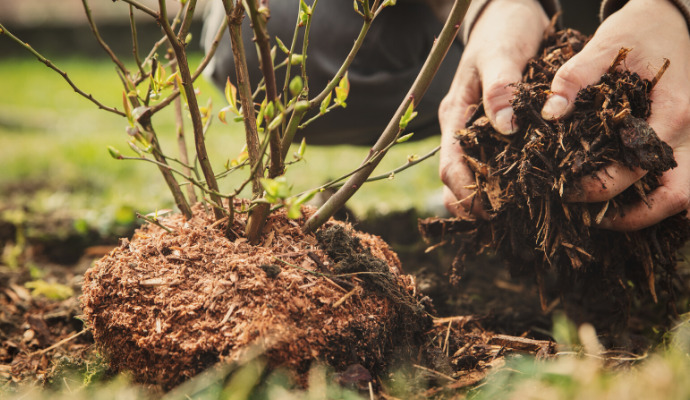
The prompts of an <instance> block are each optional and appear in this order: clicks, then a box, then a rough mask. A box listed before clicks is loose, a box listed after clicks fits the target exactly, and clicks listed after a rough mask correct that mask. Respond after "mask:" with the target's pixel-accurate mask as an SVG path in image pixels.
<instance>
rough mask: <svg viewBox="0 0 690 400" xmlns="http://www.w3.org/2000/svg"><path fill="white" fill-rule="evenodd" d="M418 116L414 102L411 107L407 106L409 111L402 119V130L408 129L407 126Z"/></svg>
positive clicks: (400, 125) (406, 111)
mask: <svg viewBox="0 0 690 400" xmlns="http://www.w3.org/2000/svg"><path fill="white" fill-rule="evenodd" d="M416 116H417V111H414V101H411V102H410V105H408V106H407V110H405V114H403V116H402V117H400V123H399V124H398V126H399V127H400V130H404V129H405V128H407V124H409V123H410V121H412V120H413V119H414V117H416Z"/></svg>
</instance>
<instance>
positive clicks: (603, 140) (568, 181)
mask: <svg viewBox="0 0 690 400" xmlns="http://www.w3.org/2000/svg"><path fill="white" fill-rule="evenodd" d="M586 40H587V38H586V37H585V36H583V35H582V34H580V33H579V32H576V31H573V30H564V31H560V32H556V33H555V34H551V35H547V36H546V37H545V39H544V41H543V43H542V47H541V51H540V53H539V54H540V57H539V58H537V59H533V60H531V61H530V62H529V63H528V65H527V68H526V70H525V73H524V75H523V79H522V82H520V83H517V84H516V85H515V89H516V92H515V97H514V99H513V101H512V106H513V110H514V111H515V115H516V118H517V124H518V126H519V131H518V132H517V133H516V134H514V135H512V136H509V137H508V136H503V135H501V134H500V133H498V132H497V131H495V130H494V129H493V127H492V126H491V124H490V123H489V120H488V118H487V117H486V116H485V113H484V109H483V107H482V106H481V105H480V106H478V108H477V109H476V111H475V112H474V115H473V116H472V117H471V118H470V120H469V121H468V128H467V129H465V130H462V131H460V132H458V140H459V143H460V145H461V146H462V147H463V149H464V152H465V153H466V155H467V158H466V160H467V163H468V165H469V166H470V168H471V169H472V171H473V172H474V175H475V178H476V193H475V199H476V200H481V202H482V204H483V205H484V207H485V209H486V210H487V213H488V214H489V215H490V218H489V220H486V221H485V220H479V219H477V220H474V219H451V220H438V219H428V220H425V221H422V222H421V224H420V227H421V230H422V231H423V233H424V234H425V235H426V236H427V237H433V238H439V237H443V238H444V239H446V240H447V239H448V238H449V236H450V237H451V238H452V240H453V241H454V242H456V243H457V244H459V245H460V250H459V253H458V257H457V258H456V264H457V265H455V266H454V267H455V268H457V267H458V266H461V265H462V263H463V261H464V260H465V258H466V257H468V256H472V255H474V254H477V253H482V252H484V251H485V250H486V249H491V250H495V251H496V252H497V253H498V254H499V255H500V256H502V258H504V259H505V260H507V262H508V263H509V264H510V268H511V272H513V273H531V274H534V275H535V276H536V279H537V282H538V284H539V288H540V294H541V295H542V306H543V307H546V304H547V299H546V298H545V297H546V296H545V292H544V279H545V276H546V273H547V271H555V272H556V275H557V277H558V280H559V282H560V287H561V288H563V289H565V290H568V288H571V289H572V288H573V287H574V285H575V282H576V281H577V282H579V284H580V286H578V287H579V288H582V287H583V285H582V283H583V282H584V287H587V286H591V285H594V286H596V287H597V288H598V289H597V290H601V289H602V288H604V291H603V295H604V296H608V298H611V297H612V295H611V293H613V292H616V291H618V292H623V293H628V294H629V293H630V292H631V290H629V289H630V288H632V287H635V288H637V289H641V290H642V291H643V292H648V293H649V294H651V296H652V298H653V299H654V301H657V289H658V285H661V288H663V289H666V290H667V291H671V287H672V284H673V281H672V276H673V272H674V267H675V263H676V252H677V250H678V249H679V248H680V247H681V246H682V245H683V243H685V242H686V240H687V239H688V237H689V236H690V223H689V221H688V219H686V218H685V216H684V215H676V216H673V217H671V218H668V219H666V220H664V221H662V222H660V223H659V224H657V225H655V226H652V227H649V228H646V229H643V230H640V231H637V232H628V233H618V232H612V231H607V230H603V229H598V228H597V227H596V223H598V222H600V221H601V219H602V218H603V217H604V215H607V213H614V212H616V213H619V214H620V213H624V212H625V207H626V205H628V204H632V203H634V202H638V201H643V202H646V201H647V199H646V196H647V195H648V194H649V193H651V192H652V191H653V190H654V189H656V188H657V187H658V186H659V185H660V183H659V178H660V176H661V175H662V173H663V172H664V171H667V170H669V169H670V168H673V167H675V166H676V162H675V161H674V158H673V151H672V149H671V148H670V147H669V146H668V145H667V144H666V143H664V142H662V141H661V140H660V139H659V138H658V137H657V135H656V133H655V132H654V130H653V129H652V128H651V127H650V126H649V125H648V124H647V123H646V122H645V120H646V119H647V117H649V115H650V109H651V104H650V100H649V97H650V93H651V91H652V90H653V88H654V85H655V84H656V82H657V81H658V79H660V78H661V77H662V75H663V72H664V70H665V68H666V67H667V66H668V63H667V64H666V65H664V67H663V68H662V69H661V70H660V71H659V72H658V74H657V76H656V77H655V78H654V79H653V80H652V81H648V80H644V79H642V78H640V76H639V75H637V74H636V73H632V72H630V71H627V70H626V69H625V68H621V67H620V65H621V63H623V62H624V60H625V57H626V55H627V53H628V52H629V51H630V50H628V49H621V51H620V53H619V54H618V57H616V59H615V60H612V64H611V67H610V68H609V71H608V72H607V73H606V74H604V75H603V76H602V78H601V81H600V82H599V84H597V85H593V86H589V87H587V88H585V89H582V90H581V91H580V92H579V94H578V96H577V99H576V101H575V106H576V108H575V111H574V113H573V114H572V115H571V116H569V117H567V118H564V119H561V120H559V121H545V120H544V119H542V117H541V113H540V111H541V109H542V107H543V105H544V102H545V101H546V98H547V96H548V94H549V88H550V84H551V81H552V80H553V77H554V75H555V73H556V71H557V70H558V68H559V67H560V66H561V65H563V64H564V63H565V62H566V61H567V60H568V59H569V58H571V57H572V56H573V55H574V54H576V53H577V52H578V51H580V50H581V49H582V48H583V46H584V44H585V43H586ZM623 65H624V64H623ZM612 162H618V163H620V164H622V165H624V166H627V167H630V168H634V167H640V168H642V169H645V170H647V171H649V172H648V173H647V175H646V176H645V177H644V178H643V179H641V180H640V181H638V182H637V183H636V184H635V185H633V186H632V187H630V188H629V189H627V190H626V191H625V192H623V193H621V194H620V195H618V196H617V197H616V198H614V199H612V200H610V201H607V202H604V203H595V204H585V203H568V202H566V201H565V200H564V198H563V194H564V190H565V189H570V190H572V189H577V185H578V182H579V180H580V179H581V178H582V177H585V176H587V175H593V174H594V173H595V172H596V171H599V170H601V169H602V168H603V167H605V166H607V165H609V164H611V163H612ZM660 271H664V272H665V273H664V274H659V273H657V272H660ZM657 278H663V279H657ZM602 285H603V286H602ZM607 288H612V289H615V290H606V289H607ZM601 296H602V294H601V293H600V294H599V297H600V298H601Z"/></svg>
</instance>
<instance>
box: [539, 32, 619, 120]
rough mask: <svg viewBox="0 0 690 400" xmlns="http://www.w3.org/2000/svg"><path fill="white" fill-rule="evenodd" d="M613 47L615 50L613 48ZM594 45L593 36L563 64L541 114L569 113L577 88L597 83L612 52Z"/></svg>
mask: <svg viewBox="0 0 690 400" xmlns="http://www.w3.org/2000/svg"><path fill="white" fill-rule="evenodd" d="M616 51H617V50H616ZM609 53H611V50H610V49H609V48H604V47H602V46H598V45H597V44H596V43H595V42H594V39H593V41H592V42H590V43H589V44H588V45H586V46H585V47H584V48H583V49H582V51H581V52H579V53H578V54H576V55H575V56H573V58H571V59H570V60H568V61H567V62H566V63H565V64H563V65H562V66H561V67H560V68H559V69H558V71H557V72H556V75H555V76H554V78H553V81H552V82H551V95H550V96H549V98H548V99H547V100H546V103H544V107H543V108H542V111H541V115H542V117H543V118H544V119H547V120H553V119H557V118H562V117H564V116H566V115H568V114H570V113H571V112H572V111H573V109H574V108H575V97H577V92H579V91H580V89H582V88H584V87H586V86H588V85H592V84H595V83H597V82H598V81H599V80H600V79H601V75H603V74H604V73H605V72H606V71H607V70H608V68H609V66H610V63H611V60H613V58H614V56H615V54H614V53H611V54H609Z"/></svg>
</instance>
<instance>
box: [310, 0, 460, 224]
mask: <svg viewBox="0 0 690 400" xmlns="http://www.w3.org/2000/svg"><path fill="white" fill-rule="evenodd" d="M469 3H470V1H469V0H455V4H453V9H452V10H451V12H450V15H449V16H448V19H447V20H446V23H445V25H444V26H443V29H442V30H441V34H440V35H439V37H438V39H436V41H435V42H434V45H433V47H432V49H431V52H430V53H429V56H428V57H427V59H426V61H425V62H424V66H423V67H422V69H421V71H420V72H419V75H417V78H416V79H415V81H414V83H413V84H412V87H411V88H410V90H409V92H408V93H407V95H406V96H405V98H404V99H403V101H402V103H401V104H400V107H398V110H397V111H396V112H395V114H394V115H393V117H392V118H391V120H390V121H389V123H388V126H387V127H386V129H385V130H384V131H383V133H382V134H381V136H380V137H379V140H378V141H377V142H376V144H375V145H374V146H373V147H372V149H371V151H370V152H369V156H367V157H366V158H365V160H364V162H363V164H365V163H368V162H369V161H370V160H371V161H372V162H371V163H369V165H367V166H366V167H365V168H363V169H362V170H360V171H358V172H357V173H356V174H355V175H353V176H352V177H351V178H350V179H348V181H347V182H346V183H345V184H344V185H343V186H342V187H341V188H340V189H339V190H338V191H337V192H336V193H335V194H334V195H333V196H331V197H330V198H329V199H328V200H327V201H326V203H325V204H323V205H322V206H321V207H320V208H319V209H318V210H317V211H316V212H315V213H314V214H313V215H312V216H311V217H310V218H309V219H308V220H307V222H306V223H305V224H304V225H303V227H302V229H303V230H304V231H305V232H312V231H313V230H315V229H316V228H317V227H319V226H321V225H322V224H323V223H324V222H326V221H327V220H328V218H330V217H331V216H332V215H333V214H334V213H335V212H336V211H337V210H339V209H340V208H341V207H342V206H343V205H344V204H345V202H346V201H347V200H348V199H350V197H352V195H353V194H354V193H355V192H356V191H357V190H358V189H359V188H360V187H361V186H362V184H363V183H364V182H365V181H366V180H367V178H369V175H371V172H372V171H373V170H374V169H375V168H376V166H377V165H378V163H379V161H380V160H381V157H382V156H383V155H385V153H386V148H388V147H390V145H391V143H395V140H396V138H397V136H398V135H399V134H400V126H399V123H400V118H402V116H403V115H404V113H405V111H406V110H407V108H408V106H409V105H410V104H413V103H415V104H418V103H419V101H420V100H421V98H422V97H423V96H424V93H425V92H426V90H427V89H428V87H429V85H430V84H431V80H432V79H433V77H434V75H436V71H438V68H439V66H440V65H441V62H442V61H443V59H444V57H445V55H446V53H447V52H448V49H449V48H450V46H451V44H452V43H453V41H454V40H455V38H456V36H457V33H458V30H459V29H460V23H461V22H462V19H463V18H464V16H465V13H466V12H467V7H468V6H469ZM374 157H376V158H375V159H374ZM372 159H373V160H372Z"/></svg>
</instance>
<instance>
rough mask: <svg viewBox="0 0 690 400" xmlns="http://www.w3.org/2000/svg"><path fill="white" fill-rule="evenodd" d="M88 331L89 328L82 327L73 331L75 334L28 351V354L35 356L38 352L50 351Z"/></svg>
mask: <svg viewBox="0 0 690 400" xmlns="http://www.w3.org/2000/svg"><path fill="white" fill-rule="evenodd" d="M88 331H89V328H84V329H82V330H81V331H79V332H77V333H75V334H73V335H71V336H69V337H66V338H64V339H62V340H61V341H59V342H57V343H54V344H53V345H52V346H50V347H46V348H45V349H41V350H37V351H34V352H33V353H30V354H29V356H35V355H38V354H45V353H47V352H49V351H51V350H53V349H56V348H58V347H60V346H62V345H63V344H65V343H67V342H71V341H72V340H74V339H76V338H78V337H79V336H81V335H83V334H84V333H86V332H88Z"/></svg>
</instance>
